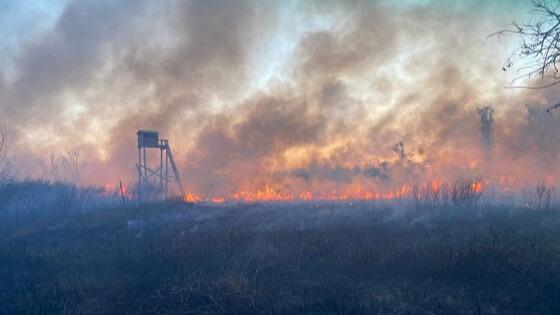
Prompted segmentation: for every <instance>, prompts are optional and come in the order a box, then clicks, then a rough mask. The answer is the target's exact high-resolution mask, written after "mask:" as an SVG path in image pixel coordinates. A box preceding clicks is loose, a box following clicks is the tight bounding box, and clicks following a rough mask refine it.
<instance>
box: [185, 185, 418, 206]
mask: <svg viewBox="0 0 560 315" xmlns="http://www.w3.org/2000/svg"><path fill="white" fill-rule="evenodd" d="M410 192H411V187H410V186H408V185H405V186H402V187H399V188H397V189H395V190H393V191H390V192H378V191H372V190H367V189H363V188H362V187H361V186H359V185H356V186H354V187H352V188H351V189H347V190H343V191H337V190H336V189H334V190H332V191H331V192H329V193H318V192H311V191H302V192H299V193H284V192H280V191H278V190H276V189H274V188H273V187H272V186H271V185H268V184H267V185H264V187H263V188H262V189H258V190H256V191H239V192H235V193H233V194H231V195H229V196H214V197H210V198H203V197H201V196H199V195H196V194H194V193H188V194H186V195H185V196H184V197H183V199H184V200H185V201H187V202H203V201H204V202H210V203H215V204H221V203H224V202H226V201H240V202H281V201H311V200H324V201H350V200H370V201H372V200H388V199H397V198H403V197H405V196H407V195H408V194H410Z"/></svg>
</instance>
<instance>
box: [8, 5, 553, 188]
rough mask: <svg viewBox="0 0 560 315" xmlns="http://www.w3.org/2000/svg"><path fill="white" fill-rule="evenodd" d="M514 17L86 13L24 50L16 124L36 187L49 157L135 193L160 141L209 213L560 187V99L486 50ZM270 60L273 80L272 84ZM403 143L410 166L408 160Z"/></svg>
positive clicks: (260, 11)
mask: <svg viewBox="0 0 560 315" xmlns="http://www.w3.org/2000/svg"><path fill="white" fill-rule="evenodd" d="M500 9H501V8H496V7H495V6H491V5H488V6H485V5H484V4H481V3H473V4H472V7H467V8H463V7H454V6H452V5H429V6H421V5H409V6H404V5H397V4H388V3H386V2H382V1H349V2H344V3H340V2H336V3H335V2H307V1H306V2H303V1H302V2H301V3H299V2H293V3H291V4H282V3H263V2H261V1H220V0H212V1H194V0H193V1H171V0H170V1H150V0H142V1H86V0H82V1H74V2H71V3H70V4H69V5H68V6H67V7H66V8H65V10H64V12H63V14H62V15H61V16H60V18H59V19H58V21H57V22H56V23H55V24H54V26H53V27H52V28H51V29H49V30H47V31H45V32H44V33H43V34H40V35H38V36H36V37H35V39H34V40H32V41H29V42H26V43H25V44H24V45H23V46H22V47H21V54H19V56H18V58H17V59H16V60H14V61H13V62H14V64H15V68H16V69H17V71H16V75H15V77H14V78H12V79H11V80H4V84H2V85H0V92H1V94H0V101H1V102H0V104H1V105H0V106H2V107H1V111H2V113H3V115H4V116H5V117H6V120H7V121H8V122H9V126H10V129H11V131H12V134H13V138H12V141H13V142H14V145H13V146H12V147H13V155H14V159H16V160H17V161H18V163H17V164H18V166H19V168H20V169H24V170H27V171H26V172H25V173H24V175H30V176H39V175H41V174H45V173H48V171H44V170H43V169H44V168H48V163H49V162H48V156H49V155H50V154H51V153H52V154H60V152H65V151H68V150H71V151H75V150H79V151H80V152H81V154H80V159H81V160H80V163H81V170H82V171H81V172H82V173H83V174H80V176H79V178H80V181H81V182H83V183H97V184H102V183H110V182H116V181H118V179H124V180H127V181H133V180H134V163H135V158H136V152H135V150H136V147H135V132H136V130H137V129H141V128H146V129H156V130H159V131H160V132H161V133H162V134H163V135H164V136H166V137H167V138H169V139H170V143H171V146H172V148H173V150H174V152H175V154H176V155H177V156H176V158H177V160H178V161H179V168H180V170H181V171H182V175H183V178H184V179H185V181H186V184H187V187H188V189H189V191H193V192H195V193H197V194H201V195H204V196H221V195H230V194H233V193H235V192H238V191H255V190H259V189H262V187H265V186H266V187H269V186H271V187H273V189H274V190H277V191H285V192H294V193H297V192H300V191H318V192H329V191H333V190H338V191H340V190H344V189H345V187H355V186H360V187H364V188H366V189H370V188H371V189H378V190H383V189H391V188H392V187H396V186H398V185H401V184H403V183H406V182H415V181H416V182H417V181H423V180H429V179H433V178H438V179H440V180H447V181H453V180H454V179H456V178H460V177H468V176H478V175H481V176H483V177H484V178H488V179H491V180H495V181H499V180H502V181H503V179H501V178H503V177H504V176H506V175H507V176H510V177H515V181H517V182H527V183H532V182H538V181H542V180H543V179H544V177H545V176H553V175H555V174H557V170H558V168H557V167H556V166H555V165H554V163H553V162H554V160H555V158H556V156H557V153H558V142H557V141H555V140H556V135H557V134H558V133H555V132H553V130H556V129H557V126H558V124H557V117H556V116H550V115H548V116H543V115H541V114H540V113H541V110H540V109H541V107H539V106H541V105H544V104H546V103H547V102H548V101H549V100H550V99H552V98H553V97H554V96H555V95H558V94H556V93H555V92H554V91H548V92H525V91H511V90H505V89H504V88H503V86H506V85H507V82H508V80H509V78H508V77H506V76H505V75H504V74H502V73H500V71H499V69H500V66H501V64H502V62H503V60H504V58H505V56H506V55H507V53H508V48H507V47H509V46H507V45H506V44H503V43H502V44H500V43H498V42H497V41H491V40H490V41H485V40H484V39H485V37H486V35H488V34H490V33H491V32H493V31H495V30H496V29H498V28H499V27H501V26H502V25H504V24H506V23H507V22H509V21H510V20H511V18H509V17H508V18H507V19H505V21H500V20H495V19H494V13H495V12H496V10H500ZM481 20H482V21H481ZM279 34H280V35H279ZM279 39H285V40H284V41H282V40H279ZM499 50H503V51H504V53H503V56H502V55H499V54H498V55H497V54H495V51H499ZM278 51H281V52H282V53H278ZM271 56H275V57H274V58H276V59H275V60H281V62H280V65H279V66H277V67H276V68H275V69H276V70H277V71H276V72H277V73H275V75H274V76H273V77H269V76H267V75H266V73H263V72H264V68H260V67H262V65H264V64H267V63H273V62H278V61H275V60H267V58H273V57H271ZM279 56H281V57H279ZM544 93H547V94H544ZM488 100H491V102H492V103H493V104H496V105H495V110H496V115H495V117H494V118H495V119H494V123H493V124H492V128H493V137H492V136H491V135H483V139H485V140H484V141H486V142H487V143H486V142H484V145H483V146H481V145H480V122H481V120H480V119H481V117H482V116H478V115H477V104H481V103H485V102H488ZM527 102H529V103H531V104H536V105H531V107H525V106H524V104H525V103H527ZM527 108H529V109H528V110H527ZM544 126H552V127H551V128H550V129H547V128H544ZM485 130H486V129H484V127H483V134H484V133H485V132H487V131H485ZM488 132H489V131H488ZM401 141H402V143H404V144H405V147H406V160H405V159H403V158H402V156H401V157H397V156H396V155H395V153H394V151H393V145H394V144H395V143H400V142H401ZM487 146H492V155H493V159H492V160H491V162H488V161H486V162H487V163H483V162H484V161H485V160H488V159H486V158H485V156H484V154H485V153H484V152H485V151H488V150H489V149H488V148H487ZM528 148H531V150H529V149H528ZM533 149H534V150H533ZM488 163H492V165H487V164H488ZM484 164H486V165H484ZM519 164H522V165H524V167H519V166H518V165H519ZM40 165H43V167H41V166H40ZM76 176H77V175H76ZM77 177H78V176H77ZM511 181H514V180H513V179H512V180H511ZM372 187H373V188H372Z"/></svg>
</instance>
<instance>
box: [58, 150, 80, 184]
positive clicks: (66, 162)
mask: <svg viewBox="0 0 560 315" xmlns="http://www.w3.org/2000/svg"><path fill="white" fill-rule="evenodd" d="M80 170H81V165H80V151H79V150H76V149H74V150H67V151H66V152H64V153H63V154H60V155H59V156H56V155H55V154H51V156H50V176H51V178H52V179H53V180H58V181H63V182H70V183H74V184H77V183H78V182H79V181H80Z"/></svg>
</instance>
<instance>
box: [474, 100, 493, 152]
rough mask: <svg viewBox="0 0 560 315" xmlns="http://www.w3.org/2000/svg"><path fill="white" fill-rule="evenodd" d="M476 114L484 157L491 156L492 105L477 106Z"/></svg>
mask: <svg viewBox="0 0 560 315" xmlns="http://www.w3.org/2000/svg"><path fill="white" fill-rule="evenodd" d="M477 110H478V115H479V116H480V136H481V141H482V148H483V149H484V154H485V155H486V156H485V158H486V159H490V158H491V157H492V147H493V145H494V107H492V105H486V106H482V107H479V108H478V109H477Z"/></svg>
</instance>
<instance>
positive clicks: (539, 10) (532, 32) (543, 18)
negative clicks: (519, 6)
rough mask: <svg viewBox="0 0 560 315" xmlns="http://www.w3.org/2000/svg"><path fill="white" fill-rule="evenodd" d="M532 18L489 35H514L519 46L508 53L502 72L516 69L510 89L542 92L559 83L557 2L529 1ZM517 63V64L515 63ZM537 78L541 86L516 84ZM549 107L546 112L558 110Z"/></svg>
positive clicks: (559, 17) (559, 21)
mask: <svg viewBox="0 0 560 315" xmlns="http://www.w3.org/2000/svg"><path fill="white" fill-rule="evenodd" d="M531 12H532V13H533V18H532V19H531V20H530V21H528V22H527V23H525V24H518V23H515V22H514V23H513V24H512V28H511V29H505V30H501V31H499V32H496V33H494V34H491V35H490V36H498V37H501V36H502V35H506V34H515V35H518V36H519V39H520V45H519V46H518V47H517V48H516V49H515V50H514V51H513V52H512V54H511V55H510V56H509V58H508V59H507V60H506V62H505V63H504V66H503V70H504V71H507V70H509V69H510V68H515V69H517V70H516V71H517V75H516V77H515V78H514V79H513V81H512V83H511V87H512V88H527V89H543V88H547V87H551V86H554V85H557V84H560V73H559V68H560V66H559V65H558V63H559V62H560V9H559V2H558V1H553V2H551V1H546V0H534V1H532V11H531ZM518 63H519V64H518ZM533 77H537V78H540V79H542V81H543V83H542V84H540V85H535V86H527V85H523V84H519V83H518V82H519V81H520V80H523V79H526V78H533ZM559 107H560V103H557V104H554V105H551V106H550V107H549V108H548V109H547V111H548V112H550V111H551V110H553V109H556V108H559Z"/></svg>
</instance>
